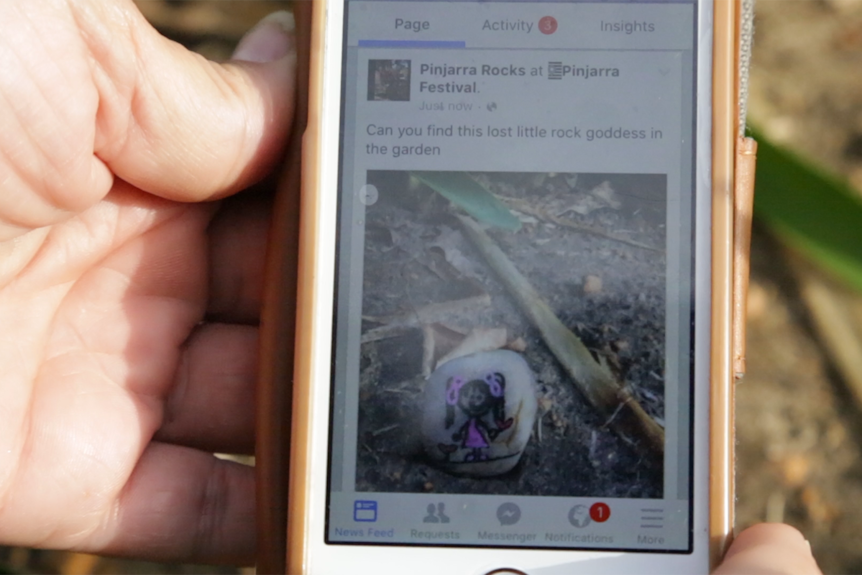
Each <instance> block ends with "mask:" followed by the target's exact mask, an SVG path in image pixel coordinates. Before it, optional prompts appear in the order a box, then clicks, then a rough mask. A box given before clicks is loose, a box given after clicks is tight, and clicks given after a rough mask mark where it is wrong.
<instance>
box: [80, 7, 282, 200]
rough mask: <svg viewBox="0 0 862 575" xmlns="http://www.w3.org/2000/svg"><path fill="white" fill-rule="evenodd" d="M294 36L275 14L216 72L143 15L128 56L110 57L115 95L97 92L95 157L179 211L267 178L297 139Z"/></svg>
mask: <svg viewBox="0 0 862 575" xmlns="http://www.w3.org/2000/svg"><path fill="white" fill-rule="evenodd" d="M293 31H294V21H293V17H292V15H291V14H290V13H288V12H275V13H273V14H271V15H269V16H268V17H266V18H264V19H263V20H262V21H261V22H260V23H259V24H258V25H257V26H256V27H255V28H254V29H252V30H251V31H250V32H249V33H248V34H246V36H245V37H244V38H243V39H242V41H241V42H240V44H239V46H238V47H237V49H236V51H235V53H234V58H233V60H232V61H231V62H228V63H226V64H216V63H214V62H210V61H208V60H206V59H204V58H202V57H201V56H199V55H197V54H194V53H192V52H189V51H188V50H186V49H185V48H183V47H182V46H180V45H179V44H176V43H174V42H172V41H170V40H168V39H166V38H164V37H162V36H161V35H160V34H158V33H157V32H156V31H155V30H154V29H153V28H152V27H150V25H149V24H148V23H147V22H146V21H145V20H144V19H143V17H142V16H140V14H139V13H136V14H135V15H134V16H133V19H132V21H131V28H130V31H129V36H130V37H131V38H132V42H131V47H130V48H129V50H128V51H126V53H125V54H122V53H120V54H118V56H119V58H116V59H112V57H111V56H110V55H104V58H105V59H106V60H107V62H106V65H104V64H103V68H104V69H105V70H106V71H107V72H108V74H109V76H110V75H111V74H113V75H114V77H113V79H112V80H113V82H112V89H110V90H102V89H99V92H100V111H99V114H98V115H97V129H96V135H95V141H94V152H95V155H96V156H97V157H98V158H99V159H100V160H101V161H102V162H104V163H105V164H106V165H107V166H108V168H109V169H110V170H111V171H112V172H113V173H114V174H116V175H117V176H119V177H120V178H122V179H124V180H126V181H128V182H129V183H131V184H133V185H135V186H137V187H139V188H141V189H143V190H146V191H148V192H150V193H153V194H157V195H159V196H162V197H165V198H169V199H173V200H179V201H199V200H206V199H212V198H215V197H220V196H224V195H227V194H230V193H232V192H235V191H237V190H239V189H241V188H243V187H245V186H248V185H249V184H251V183H253V182H254V181H256V180H257V179H259V178H261V177H262V176H263V175H264V174H265V173H266V171H267V170H268V169H269V168H270V167H271V165H272V164H273V162H274V161H275V160H277V159H278V158H279V157H280V155H281V152H282V148H283V144H284V142H285V141H286V139H287V132H288V131H289V129H290V122H291V117H292V113H293V102H294V94H293V87H294V79H295V78H294V74H295V59H296V57H295V53H294V44H293ZM111 51H114V48H113V47H112V48H111ZM103 54H104V52H103ZM130 60H131V62H130ZM130 64H131V66H130ZM96 85H97V88H100V86H99V83H98V82H97V84H96Z"/></svg>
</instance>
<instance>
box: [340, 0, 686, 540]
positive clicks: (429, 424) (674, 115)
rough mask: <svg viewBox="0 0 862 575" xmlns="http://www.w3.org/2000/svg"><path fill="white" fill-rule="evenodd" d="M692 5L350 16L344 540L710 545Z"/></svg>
mask: <svg viewBox="0 0 862 575" xmlns="http://www.w3.org/2000/svg"><path fill="white" fill-rule="evenodd" d="M697 9H698V7H697V3H696V2H694V1H664V2H646V1H643V2H533V1H530V2H518V1H501V2H496V1H474V2H450V1H410V2H399V1H365V0H351V1H349V2H346V3H345V25H344V31H345V32H344V45H343V51H344V52H343V54H344V55H343V74H342V100H341V106H342V109H341V142H340V155H341V156H340V173H339V182H340V188H339V190H338V237H337V269H336V294H337V295H336V299H335V310H334V322H335V323H334V331H333V334H334V336H333V349H334V351H333V363H332V374H333V376H332V381H331V385H332V393H331V406H330V409H331V428H330V437H329V444H328V447H329V467H328V470H329V471H328V491H327V492H328V499H327V502H328V505H327V524H326V532H325V534H324V537H325V540H326V542H327V543H329V544H339V545H340V544H354V545H387V544H393V545H412V546H470V547H508V548H553V549H593V550H599V549H601V550H638V551H660V552H665V553H667V552H671V553H674V552H676V553H687V552H691V549H692V455H693V452H692V445H693V442H692V429H693V426H692V416H691V414H692V405H693V400H694V390H695V387H696V385H695V378H694V368H693V357H694V354H693V338H694V335H693V334H694V320H693V318H694V308H693V285H694V259H693V254H694V246H695V238H696V229H695V200H696V198H695V189H696V186H695V181H696V176H697V174H695V169H694V166H695V158H696V150H695V129H696V124H695V120H696V94H695V92H696V91H695V85H696V62H697V54H696V48H697V34H696V29H697V28H696V23H697V19H698V13H697Z"/></svg>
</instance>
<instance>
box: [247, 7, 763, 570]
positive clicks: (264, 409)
mask: <svg viewBox="0 0 862 575" xmlns="http://www.w3.org/2000/svg"><path fill="white" fill-rule="evenodd" d="M741 2H742V0H715V6H714V16H715V25H714V47H713V122H712V134H713V140H712V144H713V151H712V186H713V190H712V194H713V201H712V226H713V236H712V312H711V320H712V335H711V366H710V379H711V385H710V406H711V414H710V522H709V525H710V557H711V564H712V565H713V566H715V565H716V564H717V563H718V561H719V560H720V558H721V557H722V556H723V555H724V552H725V550H726V548H727V545H728V544H729V543H730V541H731V538H732V531H733V504H734V483H733V476H734V468H733V466H734V457H733V446H734V426H733V387H734V378H735V377H741V374H742V372H743V371H744V366H745V361H744V343H745V331H744V320H745V300H746V292H747V287H748V245H749V241H750V229H751V204H752V200H753V183H754V154H755V150H756V145H755V144H754V142H753V141H752V140H750V139H747V138H742V137H741V136H742V135H741V134H740V127H739V122H738V118H739V94H740V91H739V85H740V84H739V45H740V13H741ZM295 16H296V22H297V46H298V51H299V58H298V66H297V73H298V82H297V86H298V99H297V109H296V117H295V120H294V136H293V138H292V140H291V144H290V150H289V152H288V160H287V165H286V167H285V175H284V177H283V178H282V182H281V185H280V191H279V200H278V203H277V205H276V213H275V220H274V225H273V234H272V238H271V247H270V254H269V264H268V265H269V267H268V272H267V287H266V295H265V298H264V311H263V319H262V323H261V341H262V352H261V370H260V381H259V388H258V391H259V394H258V400H257V401H258V425H257V433H258V435H257V441H258V448H257V469H258V496H257V497H258V505H257V508H258V573H289V574H291V575H293V574H300V573H303V565H304V564H305V562H306V557H305V553H306V537H307V536H308V535H309V534H308V530H307V526H306V525H305V517H306V512H305V511H306V509H307V506H308V505H309V501H308V500H307V494H308V491H309V481H310V470H309V449H310V437H309V430H310V425H309V424H310V422H309V419H308V414H309V411H310V409H309V401H310V388H309V386H310V383H311V381H310V377H309V373H310V368H311V349H310V348H311V341H312V329H313V321H312V319H313V318H312V317H311V312H310V310H311V309H312V303H313V302H314V300H315V298H316V297H317V293H316V290H315V278H316V277H317V273H316V272H317V270H316V265H318V264H317V257H316V256H317V254H316V252H315V249H316V246H317V237H318V234H319V230H317V229H316V223H315V222H316V221H317V214H318V211H319V196H318V192H319V191H318V166H319V160H320V158H319V147H318V141H319V127H320V120H321V118H322V114H323V111H322V110H321V102H322V98H321V94H322V80H323V70H322V54H323V49H324V46H323V39H324V32H325V30H324V28H325V2H324V0H313V1H312V0H300V1H299V2H297V3H296V4H295ZM306 94H307V99H306V98H304V97H303V96H305V95H306ZM306 119H307V129H305V131H304V134H303V132H302V129H303V128H305V124H306V123H305V120H306ZM300 160H301V162H300ZM300 163H301V190H302V193H301V202H300V198H299V197H298V196H296V192H295V191H296V190H297V189H300ZM294 326H295V334H296V337H295V340H294V331H293V327H294ZM291 380H292V385H291ZM288 461H289V468H288V465H287V464H288ZM288 471H289V472H288Z"/></svg>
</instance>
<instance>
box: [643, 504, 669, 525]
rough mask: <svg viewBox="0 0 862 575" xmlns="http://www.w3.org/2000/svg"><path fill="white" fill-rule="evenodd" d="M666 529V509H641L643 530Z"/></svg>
mask: <svg viewBox="0 0 862 575" xmlns="http://www.w3.org/2000/svg"><path fill="white" fill-rule="evenodd" d="M662 528H664V509H661V508H657V507H645V508H642V509H641V529H662Z"/></svg>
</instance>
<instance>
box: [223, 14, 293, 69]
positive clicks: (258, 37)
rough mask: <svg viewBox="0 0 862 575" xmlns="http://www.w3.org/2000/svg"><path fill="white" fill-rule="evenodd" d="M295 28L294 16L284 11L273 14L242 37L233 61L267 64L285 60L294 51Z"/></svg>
mask: <svg viewBox="0 0 862 575" xmlns="http://www.w3.org/2000/svg"><path fill="white" fill-rule="evenodd" d="M295 28H296V24H295V22H294V20H293V14H291V13H290V12H286V11H284V10H279V11H278V12H273V13H272V14H270V15H269V16H267V17H266V18H264V19H263V20H261V21H260V22H258V23H257V25H255V27H254V28H252V29H251V30H250V31H249V32H248V33H246V35H245V36H243V37H242V40H240V41H239V45H237V47H236V50H234V52H233V59H234V60H243V61H245V62H261V63H266V62H273V61H275V60H278V59H279V58H283V57H284V56H287V54H288V53H290V52H291V51H292V50H293V32H294V30H295Z"/></svg>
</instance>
